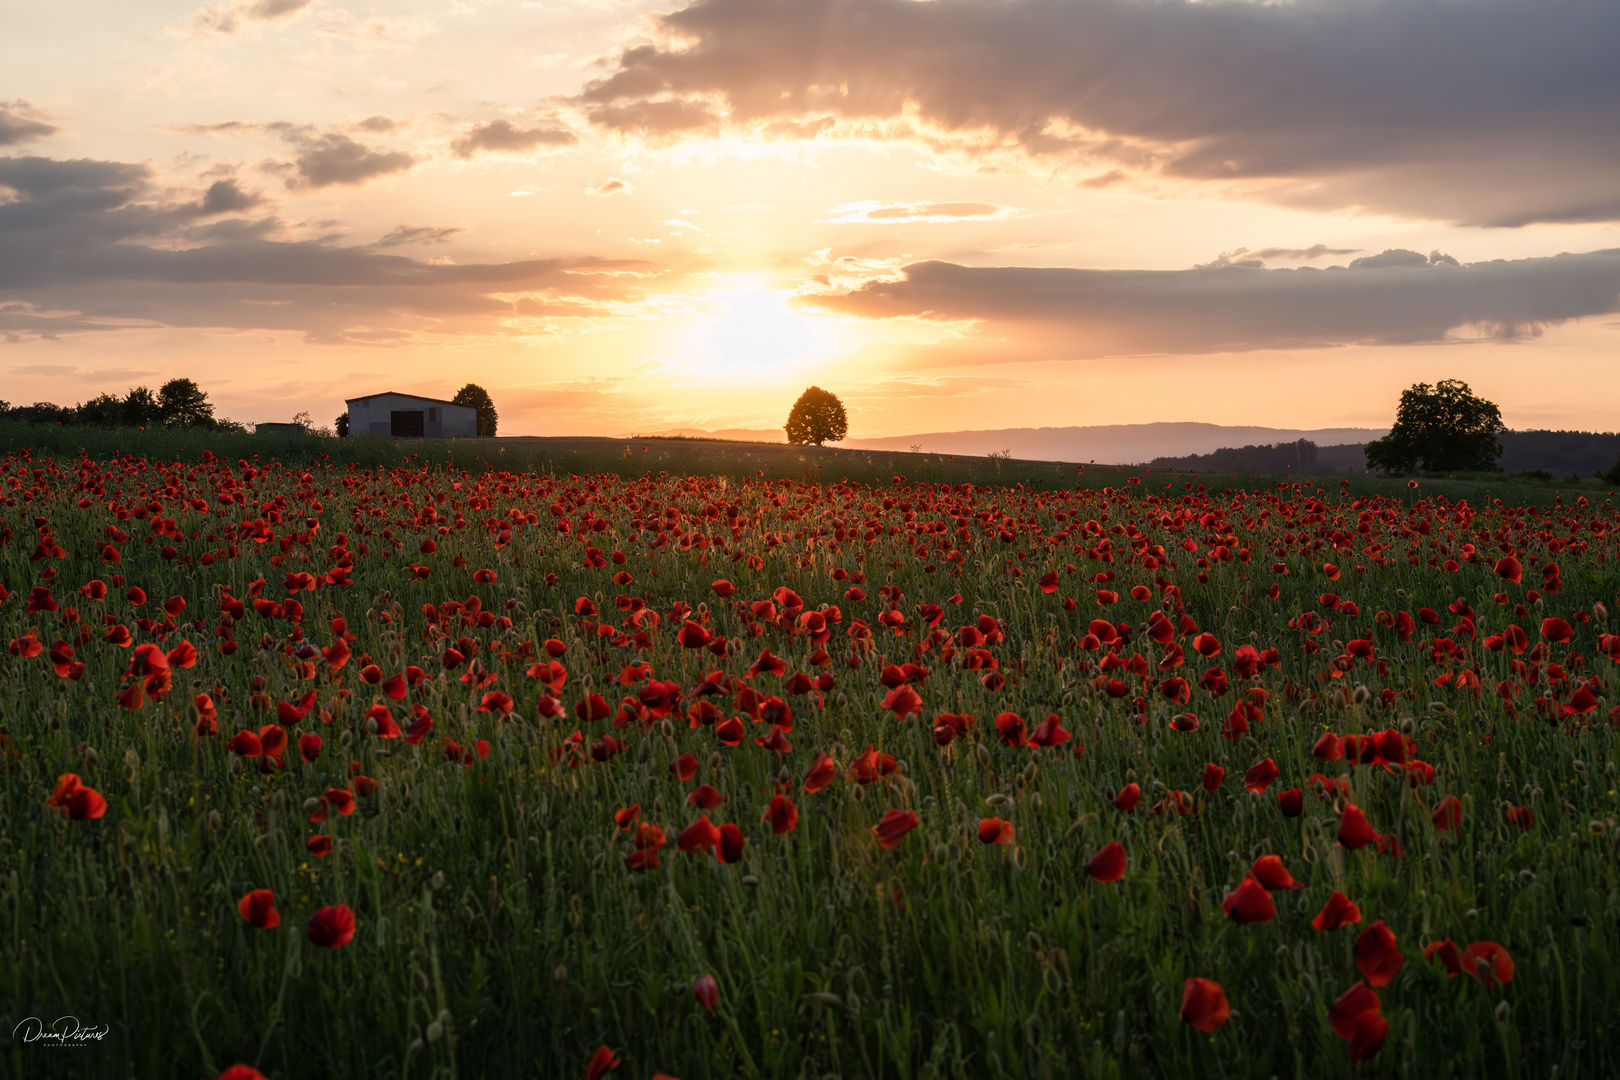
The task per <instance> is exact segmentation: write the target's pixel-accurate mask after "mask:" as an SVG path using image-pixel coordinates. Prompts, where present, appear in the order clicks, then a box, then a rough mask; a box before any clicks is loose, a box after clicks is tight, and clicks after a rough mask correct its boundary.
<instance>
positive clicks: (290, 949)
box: [210, 933, 299, 1069]
mask: <svg viewBox="0 0 1620 1080" xmlns="http://www.w3.org/2000/svg"><path fill="white" fill-rule="evenodd" d="M298 948H299V940H298V935H297V934H296V933H289V934H288V935H287V962H286V963H285V964H283V965H282V966H281V985H280V986H278V987H276V1003H275V1004H274V1005H272V1006H270V1023H269V1025H268V1026H266V1027H265V1029H264V1036H263V1038H261V1039H260V1040H259V1052H258V1054H257V1055H256V1056H255V1057H254V1058H253V1067H254V1068H255V1069H257V1068H258V1067H259V1063H260V1062H262V1061H263V1060H264V1052H265V1051H266V1050H268V1049H269V1048H270V1035H271V1033H272V1032H274V1031H275V1030H276V1024H277V1023H278V1022H280V1020H281V1003H282V1001H283V1000H284V999H285V998H286V996H287V980H288V979H289V978H290V977H291V976H292V970H293V967H294V965H296V964H297V962H298ZM210 1067H212V1066H210Z"/></svg>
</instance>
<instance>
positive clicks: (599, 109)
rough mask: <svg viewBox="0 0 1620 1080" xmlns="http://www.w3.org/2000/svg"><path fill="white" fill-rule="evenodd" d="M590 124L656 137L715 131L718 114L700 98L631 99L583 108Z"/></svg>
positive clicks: (718, 124)
mask: <svg viewBox="0 0 1620 1080" xmlns="http://www.w3.org/2000/svg"><path fill="white" fill-rule="evenodd" d="M586 116H587V117H588V118H589V119H590V121H591V123H593V124H600V125H601V126H603V127H607V128H612V129H613V130H615V131H621V132H624V133H626V134H631V135H642V136H646V137H648V138H651V139H653V140H655V141H658V140H663V139H667V138H670V137H672V136H680V135H714V134H717V133H718V132H719V130H720V115H719V114H718V113H716V112H715V111H714V110H713V109H711V108H709V106H707V105H705V104H704V103H702V102H700V101H681V100H662V101H630V102H627V103H625V104H622V105H598V106H595V107H593V108H591V109H589V110H587V112H586Z"/></svg>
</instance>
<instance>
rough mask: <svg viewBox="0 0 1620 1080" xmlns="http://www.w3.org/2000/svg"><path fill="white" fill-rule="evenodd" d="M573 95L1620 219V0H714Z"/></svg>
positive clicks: (730, 117) (654, 131)
mask: <svg viewBox="0 0 1620 1080" xmlns="http://www.w3.org/2000/svg"><path fill="white" fill-rule="evenodd" d="M654 29H655V32H656V34H657V39H656V40H655V42H654V43H652V44H645V45H636V46H633V47H630V48H626V49H624V50H622V51H621V52H620V54H619V56H618V58H617V65H616V67H615V69H614V70H612V71H610V72H609V73H608V74H606V75H604V76H603V77H601V78H599V79H597V80H595V81H593V82H591V83H590V84H588V85H587V86H586V87H585V89H584V91H583V93H582V94H581V95H580V98H579V103H580V105H581V107H582V108H584V109H585V112H586V115H587V116H588V117H589V119H590V120H591V121H592V122H593V123H595V124H597V125H600V126H601V127H604V128H607V129H610V130H613V131H617V132H620V133H623V134H625V135H635V136H642V137H648V138H652V139H655V140H671V139H678V138H690V137H695V136H709V135H712V134H714V133H717V132H719V131H721V130H722V129H725V128H727V127H731V128H743V129H749V130H752V131H754V132H756V133H759V134H762V135H765V136H774V137H779V138H818V137H831V136H836V135H838V134H840V133H843V134H849V135H855V136H858V137H861V138H868V139H870V138H920V139H925V140H932V141H934V142H936V143H942V144H944V145H950V146H954V147H955V148H956V149H957V150H959V151H960V152H963V153H968V154H974V155H979V154H1004V153H1006V152H1007V151H1009V150H1013V151H1016V152H1018V153H1021V154H1024V155H1027V156H1029V157H1030V158H1034V159H1049V158H1054V157H1057V158H1071V159H1074V160H1076V161H1078V162H1082V163H1089V164H1090V165H1100V166H1101V167H1102V168H1104V169H1107V170H1108V171H1106V172H1103V173H1101V174H1098V175H1094V176H1092V177H1091V178H1090V180H1089V181H1087V182H1088V183H1090V184H1092V185H1098V186H1106V185H1109V184H1114V183H1117V182H1121V181H1123V180H1125V179H1128V178H1129V177H1132V176H1136V177H1142V176H1147V177H1154V178H1157V179H1159V180H1173V181H1183V182H1195V183H1200V182H1201V183H1206V184H1218V185H1221V186H1222V187H1223V188H1225V189H1228V190H1230V191H1233V192H1235V193H1239V194H1251V195H1253V196H1255V197H1260V198H1265V199H1269V200H1272V201H1277V202H1282V203H1287V204H1293V205H1298V206H1301V207H1309V208H1316V209H1342V208H1349V207H1362V208H1369V209H1373V210H1377V211H1380V212H1384V213H1390V214H1396V215H1404V216H1411V217H1419V218H1429V219H1437V220H1447V221H1457V222H1463V223H1470V224H1487V225H1499V226H1515V225H1523V224H1528V223H1532V222H1582V221H1608V220H1616V219H1620V64H1617V63H1615V62H1614V57H1613V51H1614V43H1615V42H1616V41H1620V5H1616V4H1614V3H1611V2H1608V0H1561V2H1559V3H1556V4H1548V3H1545V2H1543V0H1471V2H1468V3H1458V2H1450V0H1294V2H1291V3H1277V4H1261V3H1249V2H1240V0H1209V2H1193V0H1157V2H1152V3H1148V2H1141V0H931V2H928V3H917V2H914V0H697V2H696V3H691V4H689V5H687V6H686V7H684V8H681V9H680V10H678V11H674V12H672V13H670V14H667V15H663V16H660V17H658V18H657V19H656V20H655V22H654Z"/></svg>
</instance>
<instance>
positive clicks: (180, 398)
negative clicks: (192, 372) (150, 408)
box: [158, 379, 214, 428]
mask: <svg viewBox="0 0 1620 1080" xmlns="http://www.w3.org/2000/svg"><path fill="white" fill-rule="evenodd" d="M158 415H159V417H160V418H161V419H162V420H163V423H164V424H165V426H167V427H186V428H211V427H213V426H214V407H213V406H212V405H210V404H209V403H208V395H207V394H205V393H203V391H202V387H200V386H198V385H197V384H196V383H194V382H192V381H191V380H190V379H170V380H169V381H168V382H166V383H164V384H163V386H162V388H161V389H159V390H158Z"/></svg>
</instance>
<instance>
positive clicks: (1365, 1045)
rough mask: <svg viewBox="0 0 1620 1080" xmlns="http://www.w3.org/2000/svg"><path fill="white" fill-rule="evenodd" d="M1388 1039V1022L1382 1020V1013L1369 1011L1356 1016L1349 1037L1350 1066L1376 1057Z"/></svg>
mask: <svg viewBox="0 0 1620 1080" xmlns="http://www.w3.org/2000/svg"><path fill="white" fill-rule="evenodd" d="M1388 1037H1389V1021H1388V1020H1385V1019H1384V1016H1383V1013H1381V1012H1378V1011H1376V1010H1371V1009H1369V1010H1368V1011H1366V1012H1364V1013H1362V1014H1361V1015H1360V1016H1357V1017H1356V1018H1355V1020H1354V1021H1352V1023H1351V1028H1350V1035H1349V1039H1350V1062H1351V1064H1354V1063H1356V1062H1358V1061H1365V1060H1367V1059H1368V1058H1371V1057H1376V1056H1377V1055H1378V1051H1380V1050H1382V1049H1383V1048H1384V1040H1385V1039H1386V1038H1388Z"/></svg>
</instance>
